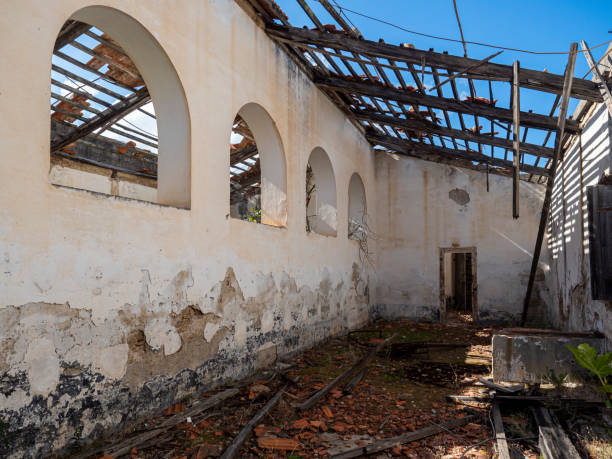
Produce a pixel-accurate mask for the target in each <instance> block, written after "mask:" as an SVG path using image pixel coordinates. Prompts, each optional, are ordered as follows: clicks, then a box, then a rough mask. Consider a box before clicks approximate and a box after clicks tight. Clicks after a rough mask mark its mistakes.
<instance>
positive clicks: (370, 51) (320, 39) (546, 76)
mask: <svg viewBox="0 0 612 459" xmlns="http://www.w3.org/2000/svg"><path fill="white" fill-rule="evenodd" d="M266 31H267V32H268V34H269V35H270V36H271V37H273V38H275V39H277V40H281V41H284V42H288V43H291V44H293V45H296V46H300V45H301V46H309V45H317V46H321V47H326V48H338V49H345V50H350V51H352V52H354V53H358V54H363V55H373V56H376V57H378V58H384V59H393V60H396V61H400V62H406V63H410V64H413V65H421V63H422V62H423V60H425V61H426V62H427V64H428V65H430V66H432V67H437V68H444V69H447V70H450V71H452V72H464V71H465V70H466V69H470V70H468V71H467V72H466V74H467V75H468V76H470V77H471V78H474V79H484V80H492V81H507V82H510V81H512V75H513V70H512V66H511V65H504V64H496V63H492V62H486V63H482V64H480V61H479V60H478V59H470V58H467V57H460V56H453V55H451V54H443V53H436V52H433V51H423V50H418V49H413V48H407V47H401V46H395V45H390V44H386V43H378V42H374V41H369V40H357V39H354V38H351V37H349V36H347V35H343V34H330V33H325V32H320V31H318V30H307V29H299V28H288V27H285V26H279V25H277V24H273V23H270V24H267V25H266ZM479 64H480V65H479ZM563 82H564V78H563V75H556V74H553V73H548V72H542V71H539V70H531V69H522V70H521V76H520V85H521V87H524V88H529V89H535V90H538V91H545V92H550V93H553V94H561V93H562V91H563ZM572 87H573V89H572V93H571V97H574V98H577V99H584V100H590V101H592V102H601V101H602V97H601V94H600V92H599V89H598V88H597V85H596V84H595V83H593V82H592V81H588V80H583V79H580V78H573V81H572Z"/></svg>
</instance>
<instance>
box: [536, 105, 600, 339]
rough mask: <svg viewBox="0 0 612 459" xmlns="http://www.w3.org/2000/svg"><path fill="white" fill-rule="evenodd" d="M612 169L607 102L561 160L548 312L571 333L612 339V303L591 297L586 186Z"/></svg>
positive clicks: (552, 229)
mask: <svg viewBox="0 0 612 459" xmlns="http://www.w3.org/2000/svg"><path fill="white" fill-rule="evenodd" d="M611 167H612V121H611V118H610V115H609V113H608V111H607V109H606V107H605V106H604V104H598V105H596V106H595V107H593V109H592V112H591V113H590V115H589V116H588V117H587V119H586V122H585V124H584V127H583V131H582V134H581V136H580V137H579V138H578V139H577V140H576V141H575V142H574V143H573V144H572V146H571V147H570V148H569V150H568V152H567V153H566V155H565V158H564V159H563V162H562V163H560V164H559V168H558V172H557V177H556V179H555V186H554V189H553V199H552V205H551V215H550V220H549V225H548V230H549V245H550V248H551V252H552V271H551V273H552V276H551V277H550V281H551V290H552V296H553V301H552V303H551V308H550V310H549V313H548V316H549V318H550V320H551V322H552V325H554V326H556V327H559V328H562V329H564V330H568V331H591V330H597V331H600V332H602V333H604V334H605V335H606V337H607V343H608V347H610V337H612V303H611V302H609V301H608V302H606V301H596V300H593V299H592V295H591V282H590V273H591V271H590V270H591V267H590V258H589V234H588V221H589V215H588V208H587V194H586V188H587V187H588V186H591V185H595V184H597V183H598V182H599V180H600V179H601V177H602V175H603V174H604V173H607V174H609V173H610V172H611Z"/></svg>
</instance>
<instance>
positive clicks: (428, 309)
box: [374, 153, 549, 322]
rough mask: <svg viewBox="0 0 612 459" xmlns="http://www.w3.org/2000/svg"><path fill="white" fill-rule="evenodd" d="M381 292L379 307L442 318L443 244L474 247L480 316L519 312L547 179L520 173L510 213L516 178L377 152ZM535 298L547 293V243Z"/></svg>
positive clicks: (394, 313)
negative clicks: (515, 209) (536, 180)
mask: <svg viewBox="0 0 612 459" xmlns="http://www.w3.org/2000/svg"><path fill="white" fill-rule="evenodd" d="M376 185H377V200H378V213H377V237H378V241H377V257H378V258H377V293H376V301H377V306H376V307H375V310H374V313H375V314H378V315H382V316H391V317H415V318H421V319H424V318H427V319H431V320H437V319H438V318H439V316H440V248H448V247H475V248H476V256H477V302H478V310H479V317H478V320H480V321H483V322H486V321H515V320H517V319H518V318H519V316H520V313H521V310H522V304H523V299H524V295H525V290H526V286H527V281H528V279H529V271H530V267H531V258H532V252H533V246H534V245H535V235H536V234H537V228H538V224H539V218H540V212H541V209H542V202H543V197H544V191H545V189H544V187H543V186H541V185H536V184H532V183H527V182H523V181H521V184H520V218H518V219H516V220H515V219H513V218H512V180H511V179H510V178H508V177H503V176H499V175H493V174H490V175H489V192H487V190H486V175H485V174H483V173H481V172H478V171H472V170H468V169H463V168H457V167H452V166H447V165H441V164H435V163H430V162H423V161H420V160H416V159H411V158H406V157H403V158H402V157H396V158H393V157H391V156H390V155H387V154H384V153H379V154H377V157H376ZM540 260H541V262H540V265H539V269H538V276H537V279H538V281H537V282H536V285H535V292H534V300H535V302H536V303H538V304H544V303H546V302H547V301H549V292H548V291H547V288H546V286H545V284H544V282H543V280H544V278H545V276H546V275H547V273H548V270H549V261H548V252H547V251H546V250H544V251H543V253H542V257H541V258H540Z"/></svg>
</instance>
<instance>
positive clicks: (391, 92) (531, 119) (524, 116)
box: [314, 76, 578, 133]
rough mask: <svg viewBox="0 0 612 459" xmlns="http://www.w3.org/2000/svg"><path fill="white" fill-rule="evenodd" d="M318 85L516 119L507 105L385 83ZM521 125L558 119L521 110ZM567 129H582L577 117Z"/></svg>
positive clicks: (320, 80)
mask: <svg viewBox="0 0 612 459" xmlns="http://www.w3.org/2000/svg"><path fill="white" fill-rule="evenodd" d="M314 82H315V84H316V85H317V86H319V87H321V88H325V89H330V90H334V91H341V92H345V93H349V94H350V93H357V94H362V95H366V96H368V97H381V98H384V99H390V100H395V101H397V102H402V103H405V104H408V105H421V106H425V107H432V108H438V109H441V110H448V111H451V112H456V113H465V114H468V115H476V116H482V117H484V118H487V119H496V120H502V121H508V122H512V121H513V119H514V118H513V114H512V110H508V109H506V108H498V107H493V106H491V105H486V104H479V103H474V102H471V103H468V102H462V101H459V100H455V99H446V98H443V97H437V96H430V95H426V94H417V93H412V92H407V91H403V90H401V89H396V88H389V87H386V86H382V85H377V84H372V83H365V82H361V81H350V80H347V79H344V78H337V77H320V76H318V77H315V80H314ZM520 118H521V125H523V126H528V127H531V128H536V129H543V130H548V131H551V130H556V129H557V119H556V118H554V117H549V116H546V115H539V114H536V113H529V112H521V113H520ZM565 126H566V128H565V129H566V131H568V132H571V133H576V132H578V123H577V121H575V120H566V121H565Z"/></svg>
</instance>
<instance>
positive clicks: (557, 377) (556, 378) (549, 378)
mask: <svg viewBox="0 0 612 459" xmlns="http://www.w3.org/2000/svg"><path fill="white" fill-rule="evenodd" d="M567 376H568V374H567V373H559V374H557V373H555V371H554V370H553V369H550V370H548V374H546V375H544V376H543V377H542V379H543V380H544V381H546V382H548V383H550V384H552V385H553V386H555V389H557V390H563V385H564V384H565V383H566V382H567Z"/></svg>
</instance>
